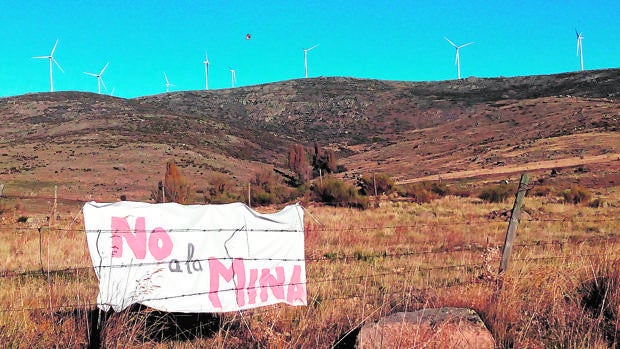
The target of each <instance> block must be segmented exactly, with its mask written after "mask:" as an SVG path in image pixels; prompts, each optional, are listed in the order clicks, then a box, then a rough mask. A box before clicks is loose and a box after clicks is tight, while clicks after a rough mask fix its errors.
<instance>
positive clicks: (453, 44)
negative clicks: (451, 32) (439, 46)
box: [443, 36, 458, 47]
mask: <svg viewBox="0 0 620 349" xmlns="http://www.w3.org/2000/svg"><path fill="white" fill-rule="evenodd" d="M443 38H444V39H446V41H448V42H449V43H450V45H452V46H454V47H458V46H457V45H456V44H455V43H453V42H452V41H450V39H448V38H446V37H445V36H444V37H443Z"/></svg>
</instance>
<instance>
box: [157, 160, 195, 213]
mask: <svg viewBox="0 0 620 349" xmlns="http://www.w3.org/2000/svg"><path fill="white" fill-rule="evenodd" d="M151 197H152V198H153V199H154V200H155V202H177V203H179V204H183V205H187V204H189V203H190V201H191V186H190V184H189V182H188V181H187V178H185V177H184V176H183V175H181V172H180V171H179V168H178V167H177V165H176V164H175V163H174V160H173V159H170V160H168V162H167V163H166V174H165V176H164V180H163V182H162V181H159V183H158V185H157V190H156V191H153V192H152V193H151Z"/></svg>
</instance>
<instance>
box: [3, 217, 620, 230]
mask: <svg viewBox="0 0 620 349" xmlns="http://www.w3.org/2000/svg"><path fill="white" fill-rule="evenodd" d="M447 218H448V217H446V219H447ZM614 221H620V217H609V218H596V219H571V220H568V219H564V218H561V219H560V218H544V219H521V220H520V222H521V223H546V222H567V223H600V222H614ZM493 223H506V221H505V220H498V219H493V218H488V219H482V220H469V221H460V222H458V221H450V222H430V223H427V222H419V223H414V224H407V225H393V226H373V227H358V226H349V227H313V228H312V231H313V232H314V231H323V232H347V231H352V230H357V231H373V230H385V229H413V228H419V227H421V226H433V227H435V226H437V227H452V226H463V225H465V226H467V225H479V224H493ZM37 229H45V230H47V231H48V232H76V231H80V232H84V231H85V230H84V229H76V228H62V227H48V226H44V225H41V226H34V227H33V226H30V227H7V226H0V231H2V230H4V231H32V230H37ZM233 230H236V229H171V230H169V231H168V233H175V232H186V233H208V232H219V231H233ZM247 231H248V232H252V231H261V232H263V231H265V232H283V231H288V230H286V229H285V230H264V229H262V230H253V229H248V230H247ZM85 232H86V233H88V234H95V233H96V234H99V233H105V234H112V233H114V232H115V230H112V229H110V230H104V229H100V230H96V231H92V230H91V231H89V230H86V231H85Z"/></svg>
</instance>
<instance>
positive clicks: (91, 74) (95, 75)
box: [84, 72, 98, 78]
mask: <svg viewBox="0 0 620 349" xmlns="http://www.w3.org/2000/svg"><path fill="white" fill-rule="evenodd" d="M84 74H86V75H90V76H94V77H96V78H97V77H98V76H97V74H95V73H87V72H84Z"/></svg>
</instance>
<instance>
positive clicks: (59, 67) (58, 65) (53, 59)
mask: <svg viewBox="0 0 620 349" xmlns="http://www.w3.org/2000/svg"><path fill="white" fill-rule="evenodd" d="M52 61H54V64H56V66H57V67H58V69H60V71H61V72H62V73H63V74H64V73H65V71H64V70H62V67H61V66H60V64H59V63H58V61H57V60H56V59H55V58H53V57H52Z"/></svg>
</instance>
